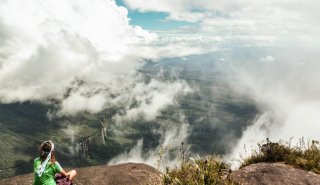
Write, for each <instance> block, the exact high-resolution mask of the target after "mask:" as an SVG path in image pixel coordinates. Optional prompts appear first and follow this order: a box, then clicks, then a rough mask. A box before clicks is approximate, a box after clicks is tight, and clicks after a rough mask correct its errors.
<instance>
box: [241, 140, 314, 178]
mask: <svg viewBox="0 0 320 185" xmlns="http://www.w3.org/2000/svg"><path fill="white" fill-rule="evenodd" d="M266 141H267V142H266V143H264V144H262V145H261V144H258V146H259V150H258V151H254V152H253V154H252V155H251V156H250V157H248V158H246V159H244V161H243V162H242V164H241V166H240V168H242V167H244V166H248V165H250V164H254V163H259V162H284V163H286V164H290V165H293V166H295V167H299V168H302V169H305V170H310V171H313V172H315V173H318V174H320V149H319V147H318V145H319V143H318V142H317V141H312V142H311V144H308V145H307V146H305V145H304V142H303V139H301V140H300V145H299V146H297V147H291V146H290V144H289V145H285V144H283V143H280V142H278V143H274V142H271V141H269V139H268V138H267V140H266Z"/></svg>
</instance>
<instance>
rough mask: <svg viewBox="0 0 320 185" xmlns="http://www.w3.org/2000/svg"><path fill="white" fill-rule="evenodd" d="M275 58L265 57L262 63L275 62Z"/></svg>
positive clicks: (261, 60)
mask: <svg viewBox="0 0 320 185" xmlns="http://www.w3.org/2000/svg"><path fill="white" fill-rule="evenodd" d="M273 61H274V58H273V57H272V56H269V55H268V56H265V57H262V58H261V59H260V62H273Z"/></svg>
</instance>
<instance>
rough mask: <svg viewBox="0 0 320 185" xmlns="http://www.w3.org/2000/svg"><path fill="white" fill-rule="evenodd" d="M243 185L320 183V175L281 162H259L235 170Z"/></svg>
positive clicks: (306, 184) (236, 178)
mask: <svg viewBox="0 0 320 185" xmlns="http://www.w3.org/2000/svg"><path fill="white" fill-rule="evenodd" d="M232 175H233V178H234V180H235V181H236V182H238V183H240V184H243V185H317V184H318V185H320V175H317V174H315V173H313V172H307V171H304V170H302V169H298V168H294V167H292V166H290V165H285V164H281V163H257V164H252V165H250V166H246V167H244V168H241V169H240V170H238V171H235V172H233V174H232Z"/></svg>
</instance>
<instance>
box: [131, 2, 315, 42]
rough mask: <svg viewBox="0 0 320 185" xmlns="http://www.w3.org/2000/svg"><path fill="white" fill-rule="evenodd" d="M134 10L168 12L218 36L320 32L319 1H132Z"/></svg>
mask: <svg viewBox="0 0 320 185" xmlns="http://www.w3.org/2000/svg"><path fill="white" fill-rule="evenodd" d="M125 3H126V5H127V6H128V7H129V8H131V9H134V10H138V11H142V12H148V11H155V12H165V13H168V17H167V19H171V20H180V21H181V20H183V21H189V22H196V23H198V28H197V32H199V33H201V32H204V33H212V34H215V35H256V36H278V37H286V36H291V37H293V38H294V37H295V36H297V34H299V35H301V34H313V35H318V33H319V30H320V25H319V22H318V21H317V20H318V19H319V18H320V13H319V11H318V10H317V8H315V7H319V5H320V3H319V2H318V1H316V0H308V1H303V2H302V1H301V0H272V1H254V0H241V1H233V0H225V1H217V0H215V1H212V0H201V1H191V0H176V1H170V0H162V1H157V0H150V1H147V2H146V1H142V0H136V1H130V0H125Z"/></svg>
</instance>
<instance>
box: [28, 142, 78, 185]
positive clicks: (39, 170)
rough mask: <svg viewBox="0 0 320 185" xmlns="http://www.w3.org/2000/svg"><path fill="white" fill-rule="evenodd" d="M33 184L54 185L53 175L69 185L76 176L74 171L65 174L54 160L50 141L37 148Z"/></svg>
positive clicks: (52, 146) (52, 145)
mask: <svg viewBox="0 0 320 185" xmlns="http://www.w3.org/2000/svg"><path fill="white" fill-rule="evenodd" d="M33 170H34V183H33V185H56V184H57V183H56V181H55V175H57V174H59V175H60V176H63V177H65V178H66V179H67V180H68V181H70V184H72V182H71V180H72V179H73V178H74V177H75V176H76V171H75V170H71V171H69V172H68V173H66V172H65V171H64V170H63V169H62V168H61V166H60V164H59V163H58V162H57V161H56V160H55V156H54V144H53V143H52V142H51V141H44V142H43V143H42V144H41V145H40V147H39V157H37V158H36V159H35V160H34V164H33Z"/></svg>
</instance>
